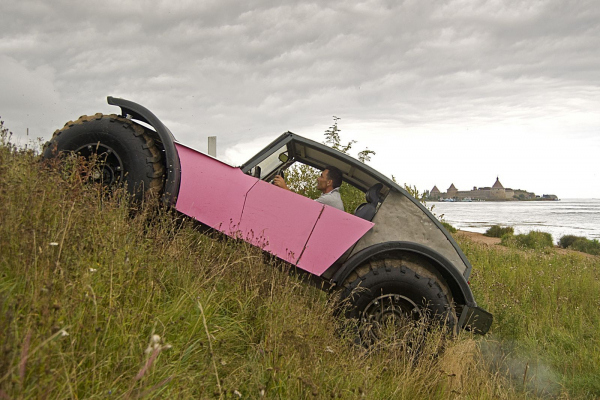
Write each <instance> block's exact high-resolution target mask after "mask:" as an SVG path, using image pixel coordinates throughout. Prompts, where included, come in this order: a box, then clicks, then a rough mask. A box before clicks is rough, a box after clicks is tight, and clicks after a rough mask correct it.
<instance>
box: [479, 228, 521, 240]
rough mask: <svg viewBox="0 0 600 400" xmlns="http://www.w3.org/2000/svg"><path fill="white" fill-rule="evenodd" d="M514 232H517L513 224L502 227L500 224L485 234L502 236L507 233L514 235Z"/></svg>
mask: <svg viewBox="0 0 600 400" xmlns="http://www.w3.org/2000/svg"><path fill="white" fill-rule="evenodd" d="M513 233H515V230H514V229H513V228H512V226H505V227H502V226H500V225H494V226H492V227H490V228H489V229H488V230H487V231H485V233H484V235H485V236H489V237H497V238H501V237H502V236H504V235H506V234H509V235H512V234H513Z"/></svg>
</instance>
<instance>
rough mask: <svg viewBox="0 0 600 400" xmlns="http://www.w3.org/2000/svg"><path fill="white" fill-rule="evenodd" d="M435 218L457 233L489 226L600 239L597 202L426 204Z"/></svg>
mask: <svg viewBox="0 0 600 400" xmlns="http://www.w3.org/2000/svg"><path fill="white" fill-rule="evenodd" d="M432 205H433V206H435V207H434V209H433V213H434V214H435V215H436V216H438V217H439V216H440V215H442V214H443V216H444V219H445V220H446V222H448V223H450V224H451V225H452V226H454V227H455V228H458V229H462V230H465V231H471V232H479V233H484V232H485V231H486V230H487V229H488V228H489V227H490V226H493V225H502V226H512V227H513V228H514V230H515V233H517V234H521V233H528V232H529V231H533V230H538V231H543V232H548V233H550V234H552V237H553V238H554V242H558V240H559V239H560V238H561V237H562V236H563V235H577V236H584V237H586V238H588V239H600V199H565V200H560V201H507V202H492V201H474V202H427V206H428V207H430V206H432Z"/></svg>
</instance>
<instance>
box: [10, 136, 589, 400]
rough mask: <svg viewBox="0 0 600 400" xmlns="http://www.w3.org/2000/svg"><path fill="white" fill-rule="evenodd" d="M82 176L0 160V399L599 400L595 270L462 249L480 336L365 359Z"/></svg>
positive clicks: (16, 157)
mask: <svg viewBox="0 0 600 400" xmlns="http://www.w3.org/2000/svg"><path fill="white" fill-rule="evenodd" d="M84 167H85V166H82V165H80V164H78V163H76V162H74V163H73V164H71V166H70V168H68V169H67V170H66V171H65V170H64V169H63V170H61V171H63V172H57V171H58V170H57V169H55V168H51V167H46V166H44V165H43V164H41V163H40V162H39V161H38V160H37V158H36V157H35V155H34V154H33V153H31V152H23V151H19V150H17V149H14V148H11V147H10V146H7V145H6V143H3V144H2V145H1V146H0V249H1V251H0V344H1V346H2V347H1V348H0V351H1V354H2V356H1V357H0V398H44V397H48V398H104V397H114V398H139V397H144V398H190V399H191V398H194V399H197V398H239V397H243V398H346V399H347V398H369V399H391V398H399V399H448V398H474V399H491V398H503V399H507V398H514V399H517V398H524V397H527V398H534V397H536V396H542V397H544V396H546V395H547V394H548V393H551V394H552V395H556V396H562V397H564V398H568V397H573V398H576V397H582V398H583V397H586V396H589V397H592V396H594V395H600V386H599V384H598V378H597V377H598V376H599V375H600V373H599V372H600V371H598V365H600V362H598V361H599V360H598V354H600V350H599V349H598V339H597V337H598V336H597V334H596V333H595V332H597V330H598V324H599V322H598V315H597V307H598V305H599V303H598V290H599V289H598V288H599V287H600V286H599V284H598V261H597V260H596V259H592V258H589V257H588V258H585V259H584V258H578V257H572V256H568V257H567V256H557V255H546V254H539V253H521V252H519V251H517V250H515V251H512V250H506V249H504V250H505V251H504V252H502V251H499V252H496V251H488V250H486V249H484V248H481V247H478V246H477V245H475V244H473V243H471V242H464V243H463V246H464V247H465V250H466V251H467V255H468V256H469V257H470V258H471V259H472V261H473V263H474V265H475V274H474V276H473V277H472V279H471V281H472V283H473V288H474V291H475V295H476V298H477V299H478V300H479V301H480V302H481V303H482V305H483V306H484V307H487V308H488V309H490V311H492V312H493V313H495V314H496V322H495V324H494V327H493V332H492V334H491V335H489V336H488V337H487V338H480V337H472V336H470V335H469V334H466V333H463V334H461V336H460V337H459V338H458V339H457V340H455V341H452V342H448V341H446V340H444V338H443V337H442V336H441V335H437V334H435V333H434V334H431V335H429V338H428V340H427V343H426V345H425V348H424V349H423V351H422V352H421V354H420V357H418V358H416V357H414V356H413V355H411V354H410V353H408V352H403V351H400V350H399V348H398V347H397V346H386V345H385V344H384V343H382V344H381V345H380V346H379V347H378V348H375V349H372V350H370V351H366V350H364V349H362V348H358V347H356V346H355V345H353V342H352V338H351V333H348V334H346V333H344V332H345V331H344V329H343V325H344V324H343V323H342V321H338V320H336V318H335V317H334V316H333V313H332V306H331V301H330V298H331V297H330V296H329V295H328V294H326V293H325V292H323V291H321V290H318V289H316V288H314V287H312V286H310V285H308V284H306V283H305V282H303V281H302V279H300V278H299V277H297V276H296V275H295V274H294V273H293V271H290V270H289V268H288V267H286V266H285V265H281V264H279V263H277V262H275V261H273V260H270V259H268V258H266V257H265V256H264V255H263V254H262V253H261V252H260V251H258V250H257V249H255V248H252V247H249V246H248V245H246V244H244V243H241V242H236V241H233V240H223V239H222V238H220V237H217V236H211V235H206V234H202V233H200V232H199V231H198V230H197V229H195V227H194V224H193V223H191V221H188V220H186V219H185V218H182V217H181V216H178V215H176V214H174V213H172V212H170V211H168V210H164V209H163V210H161V209H159V208H158V207H156V205H154V206H153V205H152V204H146V205H144V206H142V207H140V209H138V210H137V212H135V213H132V205H131V204H130V203H129V202H128V201H127V199H126V198H125V197H124V196H122V195H120V194H119V193H113V194H112V196H107V195H106V194H105V193H103V192H102V190H101V188H98V187H95V186H88V185H85V184H84V182H83V180H82V179H81V178H80V176H81V174H80V173H79V172H81V168H84ZM524 288H525V290H524ZM594 329H595V330H594ZM506 343H511V346H512V347H511V348H510V349H507V347H506ZM502 352H506V354H503V353H502ZM513 359H519V360H521V359H522V360H528V362H529V372H528V374H524V370H523V369H521V368H520V367H521V366H519V368H517V369H516V370H515V369H514V368H512V367H511V365H509V364H510V362H509V361H511V360H513ZM540 365H548V371H551V373H552V379H551V380H550V381H548V382H550V383H547V384H546V381H543V382H544V384H545V385H546V386H548V387H544V388H540V387H536V386H535V384H537V382H540V380H539V379H538V377H539V374H540V372H539V371H540V370H541V369H540V367H539V366H540ZM515 371H516V372H515ZM509 372H514V373H515V374H516V375H514V374H513V375H514V376H513V375H511V373H509ZM523 383H524V384H523Z"/></svg>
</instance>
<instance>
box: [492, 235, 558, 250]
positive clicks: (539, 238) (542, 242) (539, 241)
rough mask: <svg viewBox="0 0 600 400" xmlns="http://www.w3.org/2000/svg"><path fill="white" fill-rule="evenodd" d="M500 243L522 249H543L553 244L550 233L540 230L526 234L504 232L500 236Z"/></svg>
mask: <svg viewBox="0 0 600 400" xmlns="http://www.w3.org/2000/svg"><path fill="white" fill-rule="evenodd" d="M500 244H502V245H504V246H508V247H520V248H524V249H545V248H548V247H553V246H554V242H553V240H552V235H551V234H549V233H548V232H540V231H531V232H529V233H528V234H526V235H510V234H505V235H504V236H502V241H501V242H500Z"/></svg>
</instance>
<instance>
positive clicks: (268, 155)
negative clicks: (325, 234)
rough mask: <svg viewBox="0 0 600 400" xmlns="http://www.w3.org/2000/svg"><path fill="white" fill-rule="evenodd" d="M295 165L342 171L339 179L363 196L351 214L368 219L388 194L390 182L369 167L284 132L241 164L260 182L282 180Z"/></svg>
mask: <svg viewBox="0 0 600 400" xmlns="http://www.w3.org/2000/svg"><path fill="white" fill-rule="evenodd" d="M295 163H301V164H305V165H308V166H310V167H313V168H316V169H318V170H323V169H325V167H326V166H328V165H331V166H334V167H337V168H339V169H340V171H341V172H342V175H343V177H342V179H343V181H344V182H346V183H348V184H349V185H351V186H353V187H355V188H357V189H358V190H360V191H362V192H363V193H365V198H364V200H362V201H364V203H362V204H361V205H360V206H359V207H358V208H357V209H356V210H354V214H355V215H357V216H359V217H361V218H364V219H368V220H371V219H372V218H373V216H374V215H375V212H376V209H377V206H378V204H380V203H381V202H382V201H383V200H384V199H385V197H386V196H387V194H388V193H389V191H390V187H391V184H390V183H391V182H390V180H389V179H388V178H387V177H385V176H383V175H381V174H380V173H378V172H377V171H375V170H373V169H372V168H371V167H369V166H368V165H366V164H364V163H362V162H360V161H358V160H356V159H354V158H352V157H350V156H348V155H346V154H343V153H341V152H339V151H337V150H334V149H332V148H330V147H328V146H326V145H323V144H321V143H317V142H314V141H312V140H310V139H306V138H303V137H301V136H298V135H295V134H293V133H291V132H286V133H284V134H283V135H281V136H280V137H279V138H277V139H276V140H275V141H273V142H272V143H271V144H270V145H269V146H267V147H266V148H265V149H264V150H262V151H261V152H259V153H258V154H257V155H256V156H254V157H253V158H252V159H250V160H249V161H248V162H247V163H245V164H244V165H242V167H241V168H242V171H243V172H244V173H246V174H249V175H252V176H254V177H256V178H259V179H261V180H264V181H267V182H271V181H272V180H273V179H274V178H275V176H276V175H281V176H283V177H284V178H285V171H286V170H287V169H288V168H290V167H291V166H292V165H294V164H295ZM348 211H350V210H348Z"/></svg>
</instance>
